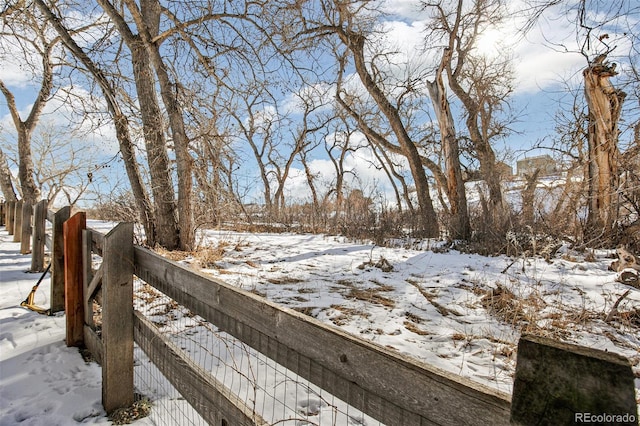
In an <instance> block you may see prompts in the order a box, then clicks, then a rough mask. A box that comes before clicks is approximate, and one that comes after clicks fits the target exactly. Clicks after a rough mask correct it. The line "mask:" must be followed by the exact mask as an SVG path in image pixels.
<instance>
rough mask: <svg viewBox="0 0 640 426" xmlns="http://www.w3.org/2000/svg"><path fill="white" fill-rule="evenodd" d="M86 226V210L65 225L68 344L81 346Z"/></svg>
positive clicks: (82, 338)
mask: <svg viewBox="0 0 640 426" xmlns="http://www.w3.org/2000/svg"><path fill="white" fill-rule="evenodd" d="M86 227H87V215H86V213H84V212H78V213H76V214H74V215H73V216H72V217H71V218H69V220H67V221H66V222H65V223H64V225H63V230H64V231H63V233H64V293H65V298H64V308H65V312H66V317H67V339H66V340H67V346H81V345H82V344H83V343H84V331H83V326H84V306H83V296H82V285H83V284H82V230H83V229H85V228H86Z"/></svg>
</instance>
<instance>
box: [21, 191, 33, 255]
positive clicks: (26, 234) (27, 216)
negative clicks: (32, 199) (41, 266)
mask: <svg viewBox="0 0 640 426" xmlns="http://www.w3.org/2000/svg"><path fill="white" fill-rule="evenodd" d="M32 217H33V205H32V204H31V203H26V202H25V203H23V204H22V236H21V237H20V254H29V253H31V218H32Z"/></svg>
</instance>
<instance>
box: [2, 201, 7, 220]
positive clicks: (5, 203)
mask: <svg viewBox="0 0 640 426" xmlns="http://www.w3.org/2000/svg"><path fill="white" fill-rule="evenodd" d="M6 211H7V202H6V201H3V202H2V203H0V226H4V224H5V212H6Z"/></svg>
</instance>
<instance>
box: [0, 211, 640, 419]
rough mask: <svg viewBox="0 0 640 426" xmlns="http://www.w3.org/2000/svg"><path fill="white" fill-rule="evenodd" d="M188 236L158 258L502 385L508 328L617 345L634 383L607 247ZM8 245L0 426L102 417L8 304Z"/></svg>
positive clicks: (509, 350)
mask: <svg viewBox="0 0 640 426" xmlns="http://www.w3.org/2000/svg"><path fill="white" fill-rule="evenodd" d="M93 225H95V224H93ZM90 226H91V225H90ZM201 240H202V244H201V250H200V251H199V253H195V254H191V253H183V254H180V253H171V254H167V255H168V256H169V255H170V256H171V257H172V258H174V260H178V261H180V262H181V263H184V264H187V265H190V266H191V267H194V268H197V269H202V270H204V272H207V273H209V274H211V275H213V276H215V277H217V278H219V279H222V280H224V281H226V282H228V283H230V284H233V285H236V286H238V287H240V288H242V289H245V290H248V291H252V292H254V293H256V294H259V295H262V296H264V297H266V298H268V299H270V300H273V301H275V302H278V303H280V304H282V305H284V306H287V307H289V308H293V309H297V310H299V311H302V312H304V313H306V314H308V315H311V316H313V317H315V318H317V319H318V320H320V321H323V322H326V323H328V324H333V325H335V326H338V327H341V328H342V329H344V330H346V331H349V332H351V333H353V334H355V335H357V336H360V337H362V338H364V339H368V340H371V341H374V342H376V343H378V344H380V345H383V346H386V347H388V348H392V349H394V350H397V351H399V352H402V353H405V354H409V355H411V356H413V357H415V358H417V359H419V360H422V361H424V362H426V363H429V364H431V365H435V366H437V367H439V368H442V369H444V370H447V371H450V372H453V373H456V374H459V375H461V376H464V377H468V378H470V379H471V380H475V381H477V382H480V383H482V384H484V385H488V386H491V387H493V388H495V389H497V390H500V391H502V392H506V393H510V392H511V387H512V383H513V374H514V371H515V360H516V345H517V340H518V338H519V335H520V332H521V331H527V332H532V333H537V334H543V335H547V336H552V337H555V338H558V339H561V340H563V341H567V342H571V343H576V344H580V345H584V346H588V347H592V348H597V349H602V350H608V351H610V352H616V353H619V354H621V355H623V356H625V357H627V358H629V359H630V360H631V362H632V364H633V365H634V367H633V368H634V372H635V373H636V377H637V378H636V391H637V394H638V389H640V291H638V290H633V291H632V292H631V293H630V294H629V295H628V296H627V297H626V298H625V299H624V300H623V301H622V302H621V303H620V306H619V307H618V310H619V312H620V315H619V316H618V317H617V318H616V319H614V320H613V321H610V322H608V323H607V322H605V318H606V316H607V314H608V313H609V311H610V310H611V308H612V306H613V304H614V303H615V302H616V300H618V298H619V297H620V296H621V295H622V294H623V293H624V292H625V291H626V290H627V289H630V287H628V286H625V285H623V284H620V283H618V282H616V281H615V278H616V274H615V273H614V272H611V271H609V270H608V269H607V267H608V265H609V264H610V263H611V261H612V259H610V258H609V255H610V253H609V252H605V251H596V252H589V253H572V252H571V251H570V250H568V249H562V250H561V251H560V253H559V254H558V255H557V256H556V257H555V258H554V259H552V262H551V263H549V262H547V261H545V260H544V259H541V258H519V259H513V258H509V257H506V256H497V257H483V256H479V255H471V254H462V253H459V252H456V251H449V252H444V253H436V252H434V251H432V250H429V249H428V248H429V247H426V246H423V247H393V248H385V247H378V246H374V245H372V244H370V243H368V242H355V243H354V242H352V241H347V240H346V239H344V238H341V237H329V236H321V235H295V234H246V233H236V232H229V231H208V232H207V233H205V234H203V235H202V236H201ZM18 250H19V243H13V242H12V237H10V236H8V235H7V233H6V231H4V229H0V426H4V425H13V424H17V423H20V424H24V425H45V424H46V425H56V424H59V425H66V424H69V423H74V422H81V423H107V424H108V423H109V420H108V419H107V417H106V414H105V413H104V411H103V410H102V407H101V404H100V399H101V389H100V382H101V372H100V367H99V366H97V365H96V364H95V363H85V362H84V361H83V359H82V357H81V356H80V354H79V353H78V350H77V349H75V348H67V347H66V346H65V343H64V341H63V340H64V316H62V315H56V316H52V317H47V316H43V315H39V314H37V313H34V312H31V311H28V310H26V309H25V308H22V307H20V302H21V301H22V300H24V299H25V298H26V297H27V295H28V293H29V291H30V290H31V288H32V286H33V285H34V284H35V283H36V281H37V280H38V278H39V274H30V273H25V271H26V270H27V269H28V268H29V266H30V257H29V256H21V255H19V254H18ZM585 255H587V260H585ZM514 260H515V262H514ZM48 292H49V280H48V278H46V279H45V280H44V281H43V283H42V284H41V286H40V289H39V290H38V293H37V295H36V299H35V302H36V304H38V305H40V306H44V307H47V306H48V294H49V293H48ZM145 297H146V296H145V295H142V296H141V297H140V296H139V297H138V299H137V302H136V303H138V304H140V303H144V301H145ZM149 303H154V304H155V306H154V307H153V308H154V309H155V311H156V312H164V313H165V314H166V315H168V318H176V317H178V315H176V314H175V309H176V308H175V307H174V306H168V308H167V309H164V310H158V309H157V308H158V306H157V304H158V303H167V302H166V301H162V299H161V298H155V299H154V300H153V302H149ZM172 311H173V312H172ZM156 320H157V318H156ZM149 396H150V397H151V399H152V402H153V399H154V398H157V397H158V395H149ZM311 414H313V413H311ZM154 418H155V420H151V419H142V420H139V421H137V422H136V424H162V423H163V422H164V420H166V424H173V423H174V421H173V419H164V420H163V418H162V415H161V413H155V415H154Z"/></svg>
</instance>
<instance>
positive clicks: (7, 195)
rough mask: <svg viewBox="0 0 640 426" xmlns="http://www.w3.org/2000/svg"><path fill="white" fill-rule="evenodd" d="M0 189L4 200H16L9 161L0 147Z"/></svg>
mask: <svg viewBox="0 0 640 426" xmlns="http://www.w3.org/2000/svg"><path fill="white" fill-rule="evenodd" d="M0 190H2V195H3V196H4V199H5V201H18V197H17V196H16V190H15V189H14V188H13V182H12V180H11V171H10V170H9V163H8V162H7V157H6V155H4V152H2V149H0Z"/></svg>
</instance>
